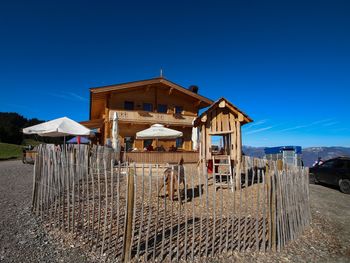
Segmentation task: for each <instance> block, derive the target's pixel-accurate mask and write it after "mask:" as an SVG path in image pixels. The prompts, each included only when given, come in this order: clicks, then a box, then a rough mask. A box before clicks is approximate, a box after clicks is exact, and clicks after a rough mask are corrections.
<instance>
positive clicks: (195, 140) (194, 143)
mask: <svg viewBox="0 0 350 263" xmlns="http://www.w3.org/2000/svg"><path fill="white" fill-rule="evenodd" d="M193 124H194V120H193V122H192V125H193ZM198 137H199V136H198V128H197V127H194V126H193V127H192V137H191V140H192V150H194V151H196V150H197V149H198Z"/></svg>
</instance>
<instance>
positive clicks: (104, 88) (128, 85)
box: [90, 77, 213, 108]
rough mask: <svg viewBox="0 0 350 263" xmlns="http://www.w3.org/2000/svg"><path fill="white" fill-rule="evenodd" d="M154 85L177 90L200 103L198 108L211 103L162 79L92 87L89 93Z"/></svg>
mask: <svg viewBox="0 0 350 263" xmlns="http://www.w3.org/2000/svg"><path fill="white" fill-rule="evenodd" d="M154 84H163V85H164V86H167V87H169V88H170V89H175V90H178V91H180V92H182V93H184V94H186V95H188V96H190V97H193V98H195V99H197V100H199V101H200V108H204V107H208V106H209V105H211V104H212V103H213V101H212V100H211V99H208V98H206V97H204V96H202V95H200V94H198V93H195V92H193V91H191V90H189V89H186V88H184V87H182V86H180V85H179V84H176V83H174V82H172V81H170V80H167V79H165V78H163V77H159V78H153V79H146V80H139V81H133V82H127V83H121V84H115V85H108V86H102V87H94V88H90V92H91V93H100V92H108V91H117V90H124V89H129V88H137V87H140V86H147V85H154Z"/></svg>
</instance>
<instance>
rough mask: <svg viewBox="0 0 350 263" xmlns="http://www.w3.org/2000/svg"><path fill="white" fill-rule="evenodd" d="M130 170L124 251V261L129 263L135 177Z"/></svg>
mask: <svg viewBox="0 0 350 263" xmlns="http://www.w3.org/2000/svg"><path fill="white" fill-rule="evenodd" d="M131 171H132V170H131V169H129V174H128V176H127V185H128V197H127V198H128V202H127V208H126V218H127V219H126V226H125V240H124V242H125V246H124V251H123V261H124V262H125V263H126V262H129V261H130V259H131V246H132V244H131V239H132V228H133V227H132V223H133V217H134V191H135V189H134V175H133V173H132V172H131Z"/></svg>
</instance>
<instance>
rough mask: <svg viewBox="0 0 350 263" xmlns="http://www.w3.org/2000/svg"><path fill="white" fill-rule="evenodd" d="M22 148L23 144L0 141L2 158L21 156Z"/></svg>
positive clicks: (0, 157)
mask: <svg viewBox="0 0 350 263" xmlns="http://www.w3.org/2000/svg"><path fill="white" fill-rule="evenodd" d="M22 149H23V148H22V146H21V145H16V144H9V143H0V160H7V159H16V158H20V157H21V156H22Z"/></svg>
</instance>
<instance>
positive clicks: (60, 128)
mask: <svg viewBox="0 0 350 263" xmlns="http://www.w3.org/2000/svg"><path fill="white" fill-rule="evenodd" d="M90 132H91V131H90V130H89V129H88V128H86V127H85V126H83V125H81V124H80V123H77V122H76V121H73V120H71V119H69V118H67V117H62V118H58V119H54V120H51V121H48V122H44V123H40V124H37V125H34V126H30V127H27V128H24V129H23V133H24V134H38V135H39V136H43V137H66V136H68V135H90Z"/></svg>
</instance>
